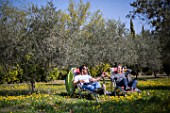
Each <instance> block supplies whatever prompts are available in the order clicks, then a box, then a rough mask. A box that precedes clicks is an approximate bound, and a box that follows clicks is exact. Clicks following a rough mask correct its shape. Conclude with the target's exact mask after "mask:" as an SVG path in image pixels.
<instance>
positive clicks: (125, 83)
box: [117, 78, 128, 90]
mask: <svg viewBox="0 0 170 113" xmlns="http://www.w3.org/2000/svg"><path fill="white" fill-rule="evenodd" d="M117 86H124V90H126V89H127V87H128V81H127V79H126V78H123V79H122V80H121V81H120V82H118V83H117Z"/></svg>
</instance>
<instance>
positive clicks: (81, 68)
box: [79, 65, 85, 73]
mask: <svg viewBox="0 0 170 113" xmlns="http://www.w3.org/2000/svg"><path fill="white" fill-rule="evenodd" d="M84 67H85V65H82V66H80V67H79V70H80V73H81V72H82V70H83V69H84Z"/></svg>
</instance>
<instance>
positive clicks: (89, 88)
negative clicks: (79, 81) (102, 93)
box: [82, 82, 101, 91]
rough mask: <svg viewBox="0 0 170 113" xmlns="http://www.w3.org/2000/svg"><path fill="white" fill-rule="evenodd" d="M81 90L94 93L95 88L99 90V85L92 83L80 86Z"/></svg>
mask: <svg viewBox="0 0 170 113" xmlns="http://www.w3.org/2000/svg"><path fill="white" fill-rule="evenodd" d="M82 88H83V89H87V90H90V91H94V90H95V89H97V88H101V85H100V83H99V82H92V83H89V84H84V85H83V86H82Z"/></svg>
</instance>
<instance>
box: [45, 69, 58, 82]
mask: <svg viewBox="0 0 170 113" xmlns="http://www.w3.org/2000/svg"><path fill="white" fill-rule="evenodd" d="M59 74H60V71H59V69H58V68H53V69H52V70H51V72H50V74H49V76H48V81H53V80H57V79H58V77H59Z"/></svg>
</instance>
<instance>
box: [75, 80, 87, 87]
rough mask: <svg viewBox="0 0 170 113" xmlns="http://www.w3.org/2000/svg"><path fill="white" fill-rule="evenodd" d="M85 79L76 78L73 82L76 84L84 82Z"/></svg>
mask: <svg viewBox="0 0 170 113" xmlns="http://www.w3.org/2000/svg"><path fill="white" fill-rule="evenodd" d="M84 82H85V81H84V80H77V81H76V80H74V81H73V84H74V85H75V86H76V85H77V84H79V83H84Z"/></svg>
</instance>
